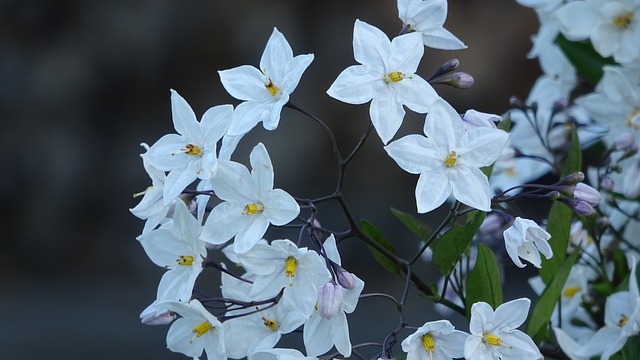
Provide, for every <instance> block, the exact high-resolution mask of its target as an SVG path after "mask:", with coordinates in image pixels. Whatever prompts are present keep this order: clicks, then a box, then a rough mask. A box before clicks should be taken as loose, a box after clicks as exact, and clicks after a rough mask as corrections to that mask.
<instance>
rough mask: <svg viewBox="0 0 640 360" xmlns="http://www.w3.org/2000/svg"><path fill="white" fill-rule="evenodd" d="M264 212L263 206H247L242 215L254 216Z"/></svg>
mask: <svg viewBox="0 0 640 360" xmlns="http://www.w3.org/2000/svg"><path fill="white" fill-rule="evenodd" d="M262 210H264V206H263V205H262V204H255V203H254V204H247V205H245V206H244V210H242V215H253V214H255V213H257V212H259V211H262Z"/></svg>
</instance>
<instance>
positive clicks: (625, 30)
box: [556, 0, 640, 63]
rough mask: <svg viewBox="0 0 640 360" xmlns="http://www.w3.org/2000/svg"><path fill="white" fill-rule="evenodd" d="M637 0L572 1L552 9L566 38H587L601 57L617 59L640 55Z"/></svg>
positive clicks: (639, 24) (632, 59)
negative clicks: (554, 9) (554, 10)
mask: <svg viewBox="0 0 640 360" xmlns="http://www.w3.org/2000/svg"><path fill="white" fill-rule="evenodd" d="M639 15H640V1H638V0H618V1H602V0H586V1H572V2H569V3H568V4H566V5H564V6H561V7H560V8H559V9H558V10H556V16H557V17H558V20H559V21H560V24H561V26H562V27H561V31H562V33H563V34H564V35H565V36H566V37H567V38H568V39H569V40H584V39H591V43H592V44H593V47H594V48H595V50H596V51H597V52H598V53H599V54H600V55H602V56H603V57H609V56H613V58H614V59H615V60H616V62H618V63H630V62H632V61H634V60H636V59H638V57H640V41H638V39H639V38H640V21H639V20H638V18H639Z"/></svg>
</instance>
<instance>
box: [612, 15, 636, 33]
mask: <svg viewBox="0 0 640 360" xmlns="http://www.w3.org/2000/svg"><path fill="white" fill-rule="evenodd" d="M633 15H634V14H633V12H632V11H628V12H626V13H624V14H622V15H620V16H616V17H614V18H613V24H614V25H615V26H617V27H619V28H621V29H626V28H627V27H629V25H631V22H632V21H633Z"/></svg>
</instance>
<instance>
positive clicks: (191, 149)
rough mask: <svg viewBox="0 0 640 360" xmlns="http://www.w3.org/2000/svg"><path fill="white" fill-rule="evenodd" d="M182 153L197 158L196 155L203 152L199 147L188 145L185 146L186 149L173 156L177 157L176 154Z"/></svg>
mask: <svg viewBox="0 0 640 360" xmlns="http://www.w3.org/2000/svg"><path fill="white" fill-rule="evenodd" d="M181 152H182V153H185V154H187V155H191V156H196V155H200V153H201V152H202V149H200V147H199V146H198V145H193V144H187V146H185V148H184V149H180V151H179V152H174V153H172V154H171V155H173V156H176V154H178V153H181Z"/></svg>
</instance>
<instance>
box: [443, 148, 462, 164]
mask: <svg viewBox="0 0 640 360" xmlns="http://www.w3.org/2000/svg"><path fill="white" fill-rule="evenodd" d="M459 157H460V155H458V154H456V152H455V151H452V152H450V153H449V155H447V158H446V159H444V166H446V167H453V166H454V165H455V164H456V161H458V158H459Z"/></svg>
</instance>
